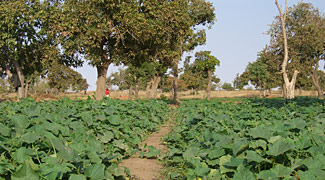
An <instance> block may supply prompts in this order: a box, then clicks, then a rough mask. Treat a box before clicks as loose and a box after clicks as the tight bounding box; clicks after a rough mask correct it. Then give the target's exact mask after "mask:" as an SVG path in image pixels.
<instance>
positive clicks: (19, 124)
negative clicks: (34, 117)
mask: <svg viewBox="0 0 325 180" xmlns="http://www.w3.org/2000/svg"><path fill="white" fill-rule="evenodd" d="M10 119H11V120H12V121H13V122H14V124H15V128H21V129H26V128H27V127H28V126H29V125H30V123H29V120H28V119H27V117H26V116H23V115H14V116H11V117H10Z"/></svg>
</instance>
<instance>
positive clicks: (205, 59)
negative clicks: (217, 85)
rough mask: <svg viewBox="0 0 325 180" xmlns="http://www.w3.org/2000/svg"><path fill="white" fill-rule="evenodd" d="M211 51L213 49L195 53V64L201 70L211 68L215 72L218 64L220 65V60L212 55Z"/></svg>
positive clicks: (205, 70)
mask: <svg viewBox="0 0 325 180" xmlns="http://www.w3.org/2000/svg"><path fill="white" fill-rule="evenodd" d="M210 53H211V51H199V52H196V53H195V64H196V66H197V68H198V69H199V70H201V71H204V72H207V71H208V70H210V71H211V72H212V73H213V72H214V71H215V69H216V66H220V61H219V60H218V59H217V58H216V57H214V56H212V55H210Z"/></svg>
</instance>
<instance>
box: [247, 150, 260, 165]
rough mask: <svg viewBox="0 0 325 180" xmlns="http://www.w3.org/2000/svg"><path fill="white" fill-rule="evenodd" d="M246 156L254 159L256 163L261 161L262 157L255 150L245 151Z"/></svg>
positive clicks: (250, 159) (251, 159)
mask: <svg viewBox="0 0 325 180" xmlns="http://www.w3.org/2000/svg"><path fill="white" fill-rule="evenodd" d="M246 153H247V154H246V158H247V159H248V160H249V161H248V162H250V161H255V162H257V163H260V162H262V161H263V160H264V159H263V158H262V157H261V156H260V155H258V154H257V153H256V152H255V151H246Z"/></svg>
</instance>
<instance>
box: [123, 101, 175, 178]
mask: <svg viewBox="0 0 325 180" xmlns="http://www.w3.org/2000/svg"><path fill="white" fill-rule="evenodd" d="M173 108H176V107H173ZM175 113H176V111H174V112H172V116H171V117H170V118H169V120H168V122H166V123H165V124H164V125H162V126H161V127H160V129H159V131H157V132H154V133H152V134H151V135H150V136H148V138H147V139H146V140H145V141H144V142H142V144H141V147H140V149H145V146H147V147H149V146H154V147H155V148H156V149H157V150H160V152H161V153H160V154H159V155H158V159H159V158H160V156H161V155H162V154H164V153H165V152H166V151H167V147H166V146H165V145H164V143H163V141H162V138H163V137H164V136H165V135H167V134H168V133H169V132H170V130H171V129H172V126H173V124H174V123H173V120H174V116H175ZM140 156H141V155H140V154H139V153H137V154H135V155H133V156H131V157H130V158H128V159H125V160H123V161H122V162H121V163H120V164H119V166H120V167H127V168H129V170H130V174H131V175H132V176H131V177H132V178H131V179H132V180H160V179H164V177H163V175H162V171H163V166H162V165H161V164H160V163H159V161H158V159H157V158H146V157H143V158H141V157H140Z"/></svg>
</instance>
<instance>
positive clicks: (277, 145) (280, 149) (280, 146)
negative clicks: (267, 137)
mask: <svg viewBox="0 0 325 180" xmlns="http://www.w3.org/2000/svg"><path fill="white" fill-rule="evenodd" d="M268 147H269V150H268V151H267V152H266V153H267V154H268V155H272V156H278V155H280V154H282V153H285V152H287V151H289V150H291V149H292V147H293V144H291V143H290V142H288V141H286V140H282V139H281V140H278V141H275V142H274V143H273V144H270V145H269V146H268Z"/></svg>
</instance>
